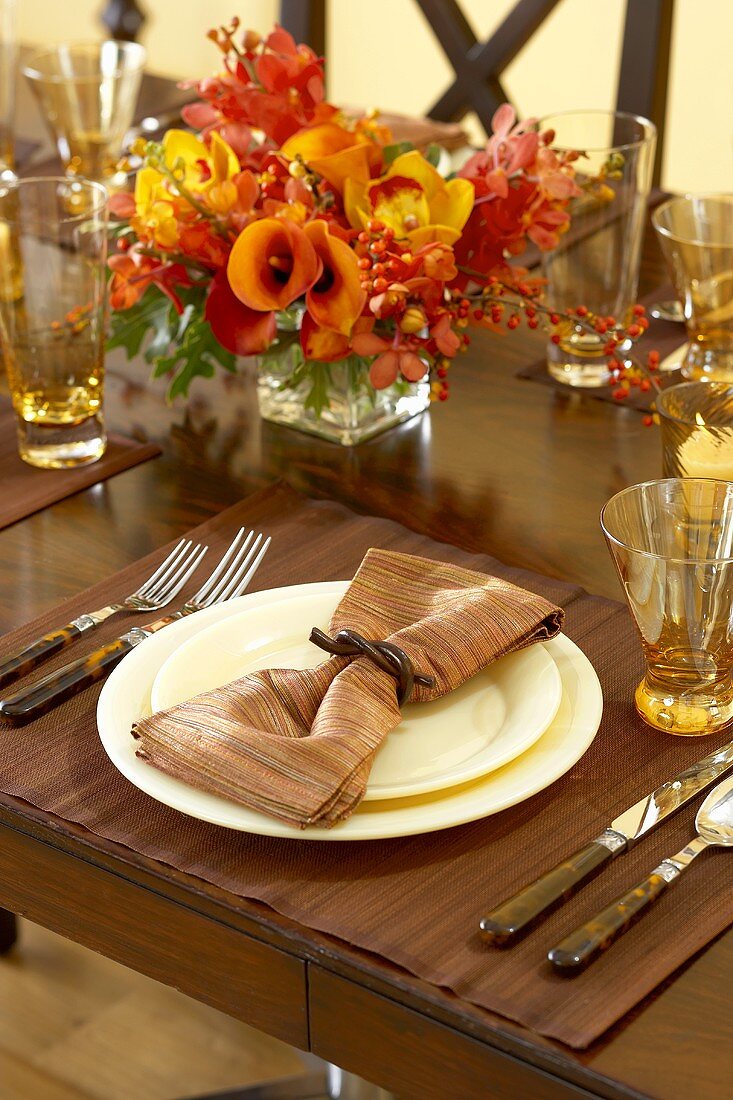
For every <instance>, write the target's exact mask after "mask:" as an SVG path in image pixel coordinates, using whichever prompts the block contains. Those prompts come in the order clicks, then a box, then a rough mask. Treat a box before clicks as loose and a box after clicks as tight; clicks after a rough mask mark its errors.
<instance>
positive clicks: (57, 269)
mask: <svg viewBox="0 0 733 1100" xmlns="http://www.w3.org/2000/svg"><path fill="white" fill-rule="evenodd" d="M106 261H107V192H106V191H105V189H104V187H102V186H101V185H100V184H97V183H92V182H91V181H89V180H83V181H82V180H73V181H72V180H69V179H67V178H65V177H61V178H58V177H50V178H44V179H24V180H15V181H9V182H3V183H0V345H1V346H2V353H3V359H4V362H5V367H6V370H7V375H8V383H9V386H10V392H11V395H12V400H13V407H14V409H15V412H16V415H17V427H18V449H19V452H20V456H21V458H22V459H24V460H25V461H26V462H28V463H30V464H31V465H33V466H41V467H46V468H60V467H69V466H79V465H83V464H86V463H89V462H94V461H95V460H96V459H98V458H100V457H101V455H102V454H103V453H104V450H105V447H106V444H107V437H106V434H105V430H104V419H103V414H102V394H103V379H104V336H105V320H106V310H105V290H106V276H107V269H106Z"/></svg>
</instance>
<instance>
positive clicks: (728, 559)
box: [600, 477, 733, 566]
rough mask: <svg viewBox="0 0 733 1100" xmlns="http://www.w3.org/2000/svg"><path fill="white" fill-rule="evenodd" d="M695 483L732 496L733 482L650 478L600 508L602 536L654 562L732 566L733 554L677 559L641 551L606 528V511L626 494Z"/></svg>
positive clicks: (628, 488) (696, 478)
mask: <svg viewBox="0 0 733 1100" xmlns="http://www.w3.org/2000/svg"><path fill="white" fill-rule="evenodd" d="M695 482H697V483H704V484H706V485H720V486H726V487H727V488H728V489H730V490H731V494H733V481H722V480H721V479H720V478H712V477H663V478H652V479H651V480H650V481H642V482H639V483H638V484H637V485H627V486H626V488H625V489H621V490H619V492H618V493H614V495H613V496H612V497H611V498H610V499H609V500H607V501H606V503H605V504H604V505H603V507H602V508H601V514H600V522H601V530H602V531H603V534H604V536H605V537H606V539H607V540H608V542H609V543H611V544H612V545H614V546H618V547H620V548H621V549H622V550H626V551H628V552H629V553H632V554H638V555H639V557H642V558H647V559H650V560H654V561H660V560H663V561H667V562H670V563H671V564H675V565H698V566H699V565H733V554H730V555H727V556H725V557H697V558H677V557H674V556H673V555H671V554H658V553H655V552H654V551H653V550H642V549H641V548H640V547H638V546H632V545H631V543H630V542H625V541H624V539H622V538H619V537H618V536H617V535H614V534H613V533H612V532H611V531H610V530H609V528H608V525H607V521H606V514H607V512H608V509H609V508H610V506H611V505H612V504H613V503H614V502H615V501H618V500H619V499H620V498H621V497H624V496H626V495H627V494H631V493H638V492H639V490H642V489H646V488H648V487H650V486H659V485H671V484H678V485H682V484H685V483H686V484H690V485H691V484H693V483H695Z"/></svg>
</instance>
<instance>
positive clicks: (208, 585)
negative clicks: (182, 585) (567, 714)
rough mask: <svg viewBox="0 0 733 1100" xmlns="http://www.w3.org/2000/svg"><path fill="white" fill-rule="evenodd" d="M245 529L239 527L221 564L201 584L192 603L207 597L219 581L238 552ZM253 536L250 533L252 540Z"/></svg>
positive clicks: (199, 601)
mask: <svg viewBox="0 0 733 1100" xmlns="http://www.w3.org/2000/svg"><path fill="white" fill-rule="evenodd" d="M244 531H245V528H244V527H240V528H239V530H238V531H237V534H236V535H235V536H234V538H233V539H232V541H231V542H230V544H229V547H228V549H227V551H226V553H225V554H224V556H223V557H222V559H221V561H220V562H219V564H218V565H217V567H216V569H214V571H213V573H212V574H211V576H210V577H209V578H208V579H207V580H206V581H204V583H203V584H202V585H201V587H200V588H199V590H198V592H197V593H196V595H195V596H193V597H192V599H191V603H201V602H202V601H203V600H205V599H206V597H207V595H208V593H209V592H210V591H211V589H212V588H213V586H214V584H215V583H216V582H217V580H218V579H219V577H220V576H221V574H222V572H223V571H224V569H226V567H227V565H228V564H229V562H230V560H231V558H232V556H233V555H234V554H235V553H236V551H237V547H238V546H239V544H240V542H241V541H242V538H243V536H244ZM251 538H252V532H250V534H249V539H250V540H251Z"/></svg>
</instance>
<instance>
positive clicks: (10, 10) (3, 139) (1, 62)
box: [0, 0, 18, 176]
mask: <svg viewBox="0 0 733 1100" xmlns="http://www.w3.org/2000/svg"><path fill="white" fill-rule="evenodd" d="M16 9H17V5H16V2H15V0H0V176H7V174H8V173H12V172H13V169H14V166H15V155H14V154H15V150H14V142H13V130H14V126H13V117H14V114H15V74H16V62H17V56H18V44H17V39H16V36H15V15H16Z"/></svg>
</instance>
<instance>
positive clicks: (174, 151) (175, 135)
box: [163, 130, 240, 194]
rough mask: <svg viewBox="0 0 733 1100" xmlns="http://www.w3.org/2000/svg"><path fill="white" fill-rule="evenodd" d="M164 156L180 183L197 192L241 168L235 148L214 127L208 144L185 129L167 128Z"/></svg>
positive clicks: (215, 184)
mask: <svg viewBox="0 0 733 1100" xmlns="http://www.w3.org/2000/svg"><path fill="white" fill-rule="evenodd" d="M163 159H164V161H165V166H166V168H168V170H169V171H172V172H174V173H175V175H176V178H177V179H178V180H180V182H181V184H182V185H183V186H184V187H185V188H186V189H187V190H189V191H193V192H195V193H196V194H201V193H204V194H205V193H206V192H207V191H210V190H211V189H212V188H214V187H216V186H217V185H219V184H221V183H223V182H224V181H226V180H231V179H232V177H233V176H236V175H237V173H238V172H239V171H240V167H239V161H238V160H237V156H236V154H235V152H234V150H233V149H232V148H231V146H229V145H228V144H227V142H226V141H224V138H223V137H221V135H220V134H218V133H217V132H216V131H215V130H214V131H213V132H212V134H211V143H210V144H209V145H205V144H204V143H203V141H201V140H200V139H199V138H197V137H195V136H194V135H193V134H190V133H189V132H188V131H187V130H168V131H167V133H166V135H165V137H164V138H163Z"/></svg>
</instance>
